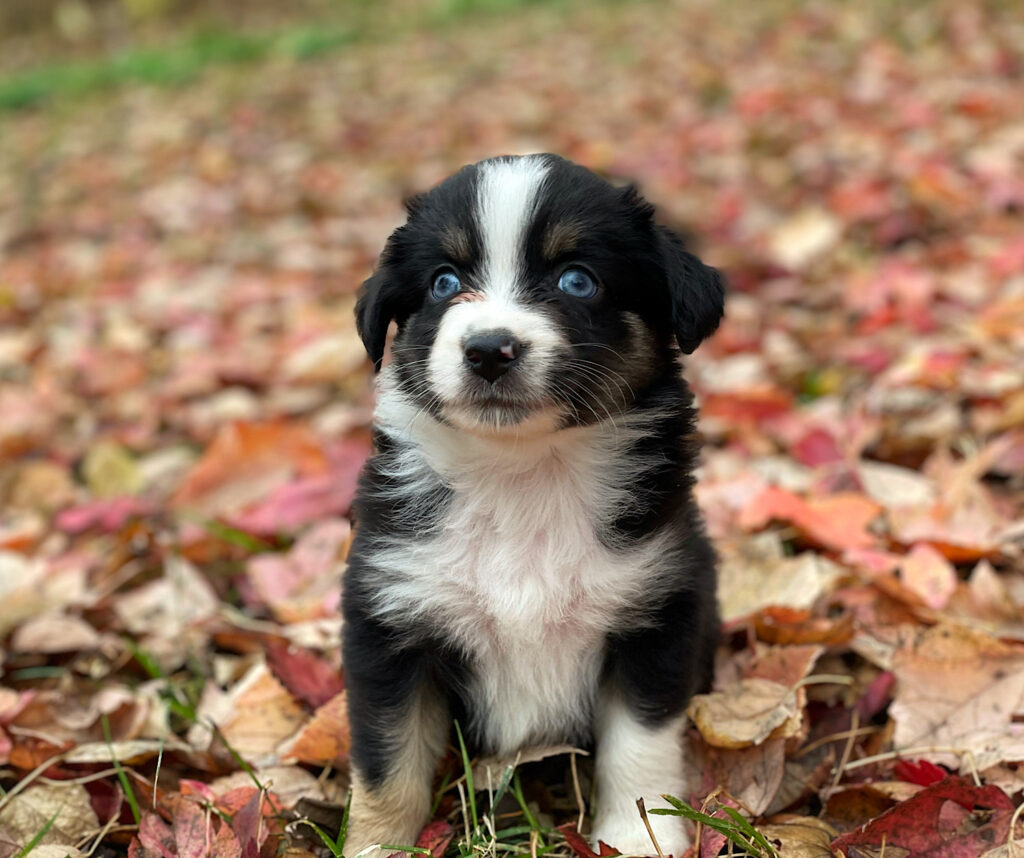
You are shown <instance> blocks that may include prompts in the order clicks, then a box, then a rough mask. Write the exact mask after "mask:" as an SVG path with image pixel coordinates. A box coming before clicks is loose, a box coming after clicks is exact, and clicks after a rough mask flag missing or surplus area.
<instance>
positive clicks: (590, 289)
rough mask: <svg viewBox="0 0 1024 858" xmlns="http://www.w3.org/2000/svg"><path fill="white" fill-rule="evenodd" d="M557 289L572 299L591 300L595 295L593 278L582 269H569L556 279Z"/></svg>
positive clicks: (595, 287) (595, 286) (595, 289)
mask: <svg viewBox="0 0 1024 858" xmlns="http://www.w3.org/2000/svg"><path fill="white" fill-rule="evenodd" d="M558 288H559V289H561V290H562V291H563V292H565V294H566V295H572V297H573V298H593V297H594V296H595V295H596V294H597V284H596V283H595V282H594V278H593V277H591V276H590V275H589V274H587V272H586V271H584V270H583V269H582V268H570V269H569V270H568V271H566V272H565V273H564V274H562V276H561V277H559V278H558Z"/></svg>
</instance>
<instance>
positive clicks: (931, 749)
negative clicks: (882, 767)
mask: <svg viewBox="0 0 1024 858" xmlns="http://www.w3.org/2000/svg"><path fill="white" fill-rule="evenodd" d="M920 754H956V755H957V756H961V757H963V758H964V759H966V760H967V763H968V765H969V766H970V767H971V777H973V778H974V785H975V786H981V778H980V777H979V776H978V769H977V766H975V764H974V752H973V751H968V750H966V749H965V748H952V747H948V746H946V745H920V746H918V747H916V748H901V749H900V750H898V751H886V752H885V753H884V754H875V755H874V756H871V757H861V759H859V760H854V761H853V762H852V763H847V765H846V770H847V771H849V770H850V769H859V768H861V767H862V766H870V765H871V764H872V763H884V762H886V761H888V760H899V759H902V758H903V757H916V756H919V755H920Z"/></svg>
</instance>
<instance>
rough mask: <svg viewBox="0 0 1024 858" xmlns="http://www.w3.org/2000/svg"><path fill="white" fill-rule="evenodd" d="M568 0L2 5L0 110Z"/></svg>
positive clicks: (107, 0)
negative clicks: (454, 19)
mask: <svg viewBox="0 0 1024 858" xmlns="http://www.w3.org/2000/svg"><path fill="white" fill-rule="evenodd" d="M566 2H567V0H422V2H420V0H384V2H381V0H377V1H376V2H375V0H294V2H289V3H276V2H271V1H270V0H244V2H237V1H236V0H5V2H3V3H2V4H0V38H2V44H3V50H2V51H0V109H4V108H8V109H10V108H14V109H17V108H22V107H27V106H32V105H35V104H38V103H39V102H41V101H43V100H45V99H47V98H50V97H53V96H57V95H61V94H81V93H83V92H87V91H91V90H95V89H97V88H101V87H105V86H109V85H115V84H119V83H127V82H142V83H151V84H158V85H174V84H181V83H185V82H187V81H189V80H192V79H193V78H194V77H195V75H196V74H198V73H199V72H200V71H201V70H202V69H203V68H205V67H206V66H208V65H210V64H211V63H238V62H249V61H254V60H259V59H265V58H268V57H284V58H291V59H296V60H302V59H307V58H310V57H314V56H317V55H320V54H322V53H324V52H326V51H330V50H335V49H337V48H339V47H341V46H343V45H345V44H348V43H350V42H352V41H355V40H364V39H372V38H379V37H381V36H383V35H393V34H395V33H398V32H402V31H407V30H408V29H410V28H419V27H429V26H434V25H438V24H443V23H444V22H446V21H449V20H451V19H453V18H455V17H460V16H465V15H474V14H488V13H494V12H503V11H510V10H512V9H514V8H516V7H520V6H530V5H546V6H564V5H566Z"/></svg>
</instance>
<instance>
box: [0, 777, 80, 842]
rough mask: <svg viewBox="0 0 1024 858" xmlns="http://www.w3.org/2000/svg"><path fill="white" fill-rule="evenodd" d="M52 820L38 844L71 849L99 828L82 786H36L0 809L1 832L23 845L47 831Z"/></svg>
mask: <svg viewBox="0 0 1024 858" xmlns="http://www.w3.org/2000/svg"><path fill="white" fill-rule="evenodd" d="M51 818H52V819H53V824H52V825H51V826H50V827H49V830H47V832H46V834H45V835H44V836H43V838H42V840H40V841H39V842H40V843H42V844H59V845H61V846H71V845H74V844H75V843H78V842H79V841H80V840H81V839H82V838H83V836H84V835H86V834H92V833H94V832H95V831H96V830H97V829H98V828H99V827H100V823H99V819H97V817H96V813H95V811H93V809H92V803H91V802H90V800H89V793H88V792H87V791H86V789H85V787H84V786H82V785H81V784H75V783H53V784H47V783H37V784H33V785H32V786H30V787H29V788H28V789H26V790H25V791H24V792H21V793H19V794H18V795H16V796H14V797H13V798H11V799H10V801H9V802H7V804H6V805H5V806H4V807H3V808H0V830H3V831H6V832H7V833H8V834H9V835H10V836H11V837H13V838H14V839H15V841H17V842H18V843H20V844H22V845H23V846H24V845H27V844H28V843H29V841H31V840H32V838H34V837H35V836H36V835H37V834H38V833H39V832H40V831H42V830H43V829H44V828H46V826H47V823H48V822H49V821H50V820H51Z"/></svg>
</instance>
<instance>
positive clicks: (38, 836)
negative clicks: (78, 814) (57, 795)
mask: <svg viewBox="0 0 1024 858" xmlns="http://www.w3.org/2000/svg"><path fill="white" fill-rule="evenodd" d="M63 809H64V805H61V806H60V807H58V808H57V809H56V810H55V811H54V812H53V816H51V817H50V818H49V819H48V820H46V822H45V823H44V824H43V827H42V828H40V829H39V830H38V831H37V832H36V833H35V835H33V837H32V839H31V840H30V841H29V842H28V843H26V844H25V848H24V849H22V850H21V851H20V852H19V853H18V854H17V855H16V856H15V858H25V856H26V855H28V854H29V853H30V852H31V851H32V850H33V849H35V848H36V847H37V846H38V845H39V841H41V840H42V839H43V838H44V837H46V833H47V832H48V831H49V830H50V829H51V828H53V824H54V823H55V822H56V821H57V817H58V816H60V812H61V811H62V810H63Z"/></svg>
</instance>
